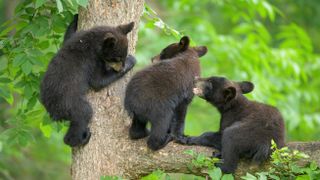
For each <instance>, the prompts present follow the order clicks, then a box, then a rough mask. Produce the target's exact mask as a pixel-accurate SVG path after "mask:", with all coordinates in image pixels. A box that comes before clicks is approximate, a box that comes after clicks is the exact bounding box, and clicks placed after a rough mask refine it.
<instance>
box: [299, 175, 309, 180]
mask: <svg viewBox="0 0 320 180" xmlns="http://www.w3.org/2000/svg"><path fill="white" fill-rule="evenodd" d="M295 180H311V179H310V177H309V176H308V175H299V176H297V177H296V179H295Z"/></svg>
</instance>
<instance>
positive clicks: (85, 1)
mask: <svg viewBox="0 0 320 180" xmlns="http://www.w3.org/2000/svg"><path fill="white" fill-rule="evenodd" d="M88 2H89V1H88V0H77V3H78V4H79V5H80V6H82V7H87V5H88Z"/></svg>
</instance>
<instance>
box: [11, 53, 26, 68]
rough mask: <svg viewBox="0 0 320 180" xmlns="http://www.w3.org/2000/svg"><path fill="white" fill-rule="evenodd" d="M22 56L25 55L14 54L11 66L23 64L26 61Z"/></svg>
mask: <svg viewBox="0 0 320 180" xmlns="http://www.w3.org/2000/svg"><path fill="white" fill-rule="evenodd" d="M24 57H25V54H19V55H17V56H15V57H14V59H13V61H12V65H13V67H18V66H20V65H21V64H23V63H24V62H25V61H26V59H25V58H24Z"/></svg>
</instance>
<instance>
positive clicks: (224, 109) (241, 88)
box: [178, 77, 285, 173]
mask: <svg viewBox="0 0 320 180" xmlns="http://www.w3.org/2000/svg"><path fill="white" fill-rule="evenodd" d="M253 88H254V85H253V84H252V83H251V82H247V81H244V82H234V81H230V80H228V79H226V78H223V77H210V78H201V79H198V80H196V87H195V88H194V93H195V95H197V96H199V97H201V98H203V99H205V100H206V101H208V102H209V103H211V104H212V105H213V106H215V107H216V108H217V109H218V111H219V112H220V114H221V120H220V129H219V131H218V132H206V133H204V134H202V135H201V136H199V137H187V138H185V139H179V140H178V142H179V143H182V144H189V145H203V146H209V147H214V148H216V149H218V150H219V151H220V152H221V154H220V155H221V158H222V159H223V163H222V164H219V166H220V168H221V170H222V171H223V172H224V173H233V172H234V171H235V170H236V168H237V164H238V161H239V158H241V157H246V158H251V159H252V161H253V162H256V163H261V162H263V161H265V160H266V159H268V157H269V156H270V154H271V149H270V148H271V140H272V139H273V140H274V141H275V143H276V144H277V145H278V147H280V148H281V147H283V146H284V144H285V142H284V136H285V135H284V132H285V130H284V122H283V118H282V116H281V114H280V112H279V111H278V109H277V108H275V107H272V106H269V105H266V104H262V103H259V102H255V101H250V100H248V99H247V98H246V97H245V96H244V95H243V94H246V93H249V92H251V91H252V90H253Z"/></svg>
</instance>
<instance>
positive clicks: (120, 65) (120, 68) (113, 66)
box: [106, 62, 123, 72]
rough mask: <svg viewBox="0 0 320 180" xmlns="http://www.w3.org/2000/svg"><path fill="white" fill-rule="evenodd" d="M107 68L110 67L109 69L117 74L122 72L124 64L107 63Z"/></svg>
mask: <svg viewBox="0 0 320 180" xmlns="http://www.w3.org/2000/svg"><path fill="white" fill-rule="evenodd" d="M106 66H109V68H110V67H111V68H112V69H113V70H115V71H116V72H120V71H121V70H122V68H123V64H122V62H106ZM107 68H108V67H107Z"/></svg>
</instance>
